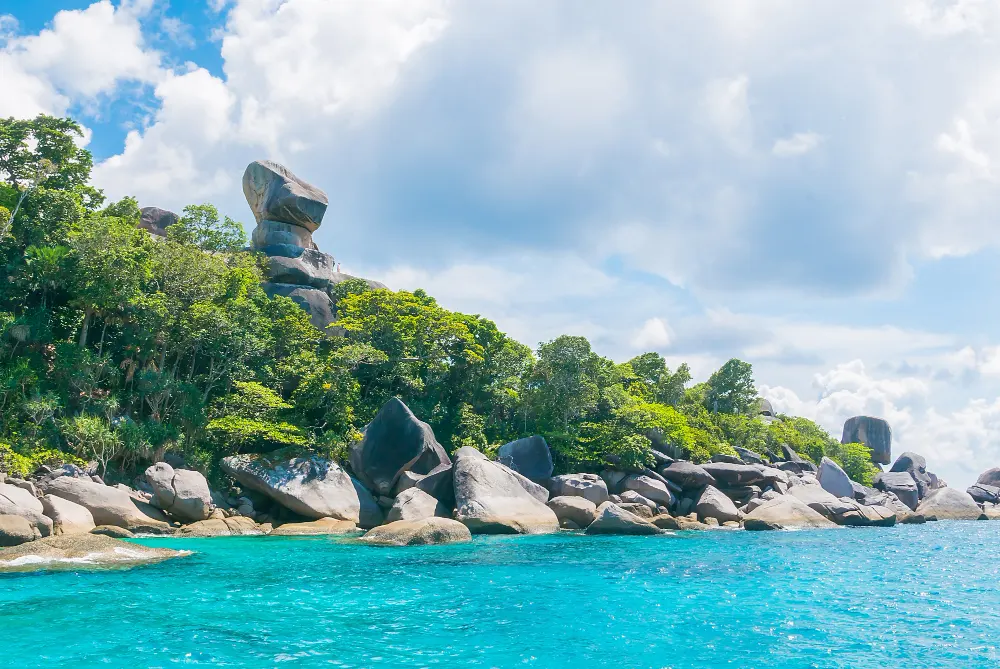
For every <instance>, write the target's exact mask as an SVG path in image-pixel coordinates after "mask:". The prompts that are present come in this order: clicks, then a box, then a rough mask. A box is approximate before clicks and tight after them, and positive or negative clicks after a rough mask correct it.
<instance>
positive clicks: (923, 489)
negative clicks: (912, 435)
mask: <svg viewBox="0 0 1000 669" xmlns="http://www.w3.org/2000/svg"><path fill="white" fill-rule="evenodd" d="M889 471H890V472H896V473H898V472H907V473H909V475H910V476H911V477H912V478H913V481H914V482H915V483H916V484H917V497H919V498H920V499H923V498H924V497H926V496H927V493H929V492H930V491H931V490H932V488H933V481H932V480H931V477H930V475H929V474H928V473H927V461H926V460H925V459H924V456H922V455H917V454H916V453H913V452H911V451H906V452H905V453H903V454H902V455H900V456H899V457H898V458H896V461H895V462H894V463H892V467H891V468H890V469H889Z"/></svg>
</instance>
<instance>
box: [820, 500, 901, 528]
mask: <svg viewBox="0 0 1000 669" xmlns="http://www.w3.org/2000/svg"><path fill="white" fill-rule="evenodd" d="M850 503H851V504H852V505H853V508H851V509H849V510H847V511H845V512H843V513H841V514H839V515H838V516H837V517H836V518H834V522H836V523H837V524H838V525H848V526H850V527H892V526H893V525H895V524H896V513H895V512H894V511H893V510H892V509H890V508H889V507H886V506H883V505H881V504H861V503H860V502H857V501H853V500H852V501H851V502H850Z"/></svg>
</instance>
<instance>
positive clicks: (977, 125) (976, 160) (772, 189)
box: [0, 0, 1000, 486]
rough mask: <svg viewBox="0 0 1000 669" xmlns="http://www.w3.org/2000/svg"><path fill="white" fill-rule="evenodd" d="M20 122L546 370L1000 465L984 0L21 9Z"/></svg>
mask: <svg viewBox="0 0 1000 669" xmlns="http://www.w3.org/2000/svg"><path fill="white" fill-rule="evenodd" d="M0 12H6V13H7V16H6V17H4V18H3V19H2V21H0V28H2V34H3V42H2V43H0V45H2V46H0V72H2V73H4V88H5V95H4V96H3V97H2V98H0V115H16V116H31V115H33V114H37V113H41V112H44V113H52V114H71V115H73V116H75V117H77V118H78V119H79V120H80V121H81V122H82V123H83V124H84V125H85V126H86V127H87V129H88V137H89V148H90V149H91V150H92V151H93V152H94V154H95V157H96V158H97V160H98V164H97V167H96V169H95V172H94V179H95V183H96V184H97V185H98V186H100V187H102V188H104V189H105V191H106V192H107V194H108V195H109V196H112V197H120V196H123V195H134V196H136V197H138V198H139V199H140V202H141V203H142V204H143V205H155V206H161V207H166V208H172V209H175V210H179V209H180V208H182V207H183V206H184V205H186V204H191V203H199V202H213V203H215V204H216V205H217V206H219V208H220V209H222V210H223V211H224V212H225V213H227V214H229V215H231V216H233V217H234V218H236V219H238V220H243V221H249V220H250V214H249V210H248V209H247V207H246V204H245V202H244V201H243V197H242V194H241V191H240V187H239V180H240V177H241V175H242V171H243V168H244V167H245V165H246V164H247V162H249V161H250V160H253V159H257V158H271V159H275V160H278V161H280V162H283V163H285V164H286V165H288V166H289V167H290V168H291V169H293V170H294V171H295V172H296V173H298V174H300V175H301V176H303V177H304V178H306V179H308V180H310V181H312V182H313V183H315V184H316V185H318V186H319V187H321V188H323V189H324V190H325V191H326V192H327V193H328V194H329V196H330V208H329V211H328V214H327V217H326V220H325V222H324V225H323V227H322V228H321V229H320V231H319V232H318V233H317V241H318V243H319V244H320V246H321V247H322V248H323V249H324V250H326V251H327V252H329V253H332V254H333V255H335V256H336V257H337V259H338V260H340V261H341V262H342V263H343V265H344V267H345V268H347V269H350V270H351V271H354V272H355V273H358V274H362V275H365V276H370V277H373V278H378V279H381V280H383V281H385V282H387V283H388V284H389V285H391V286H392V287H395V288H416V287H424V288H426V289H428V290H429V291H430V292H431V293H432V294H434V295H436V296H437V297H438V298H439V299H440V300H441V301H442V303H444V304H445V305H447V306H449V307H452V308H455V309H461V310H464V311H470V312H477V313H482V314H484V315H486V316H488V317H491V318H493V319H494V320H496V321H497V322H498V323H499V325H500V326H501V327H503V328H505V329H506V330H507V331H509V332H511V333H512V334H513V335H515V336H516V337H518V338H519V339H520V340H522V341H524V342H525V343H528V344H531V345H534V344H536V343H537V342H539V341H543V340H547V339H550V338H552V337H554V336H557V335H559V334H562V333H572V334H583V335H586V336H588V337H589V338H590V339H591V341H592V342H593V343H594V345H595V348H596V349H597V350H598V351H599V352H601V353H603V354H605V355H609V356H612V357H614V358H616V359H619V360H624V359H627V358H628V357H630V356H632V355H634V354H636V353H638V352H641V351H643V350H647V349H652V350H658V351H660V352H662V353H663V354H664V355H665V356H666V357H667V358H668V360H669V361H670V362H671V364H675V365H676V364H679V363H680V362H681V361H687V362H688V363H689V364H691V366H692V368H693V369H694V371H695V374H696V376H698V377H701V378H704V377H705V376H707V375H708V374H709V373H710V372H711V371H712V370H713V369H714V368H716V367H718V366H719V365H720V364H721V363H722V362H724V361H725V360H726V359H728V358H729V357H732V356H738V357H741V358H744V359H746V360H749V361H750V362H752V363H753V364H754V367H755V370H756V378H757V382H758V385H759V386H760V389H761V392H762V394H764V395H765V396H767V397H769V398H770V399H771V400H772V401H773V402H774V403H775V404H776V405H777V406H778V408H779V409H780V410H784V411H787V412H790V413H796V414H800V415H806V416H809V417H811V418H814V419H816V420H817V421H819V422H820V423H822V424H823V425H824V426H825V427H827V428H828V429H829V430H831V432H833V433H834V434H839V431H840V427H841V425H842V424H843V421H844V420H845V419H846V418H847V417H849V416H851V415H855V414H858V413H869V414H875V415H881V416H885V417H886V418H888V419H889V420H890V422H891V423H892V425H893V428H894V434H895V445H894V451H895V452H896V453H898V452H900V451H902V450H904V449H911V450H915V451H918V452H920V453H923V454H924V455H926V456H927V458H928V460H929V462H930V466H931V468H932V469H934V470H935V471H937V472H938V473H939V474H941V475H942V476H943V477H944V478H945V479H946V480H948V481H950V482H952V483H953V484H955V485H962V486H964V485H967V484H968V483H969V482H971V480H973V479H974V478H975V476H976V475H977V474H978V473H979V472H980V471H982V470H983V469H986V468H987V467H991V466H996V465H998V464H1000V347H998V344H1000V342H998V337H997V334H996V333H997V328H998V317H997V313H998V307H1000V304H998V302H1000V298H998V297H997V296H996V293H997V291H996V290H994V286H997V285H998V280H1000V276H998V274H1000V262H998V260H1000V256H998V244H1000V226H997V225H996V224H995V217H996V214H995V212H996V211H998V210H1000V207H998V205H1000V198H998V196H997V181H998V174H997V168H996V164H997V161H998V159H1000V124H998V123H997V121H998V119H1000V93H998V92H997V91H1000V85H998V84H1000V65H997V63H1000V58H998V56H1000V53H998V50H1000V45H998V44H997V43H996V41H995V40H994V39H993V37H992V36H993V35H996V34H997V29H998V28H1000V7H998V6H997V5H996V3H995V2H990V1H987V0H886V1H885V2H879V3H871V2H867V1H861V0H846V1H845V0H836V1H834V0H815V1H814V2H810V3H802V2H799V1H798V0H755V1H753V2H751V1H750V0H725V1H723V0H718V1H713V0H708V1H706V2H702V3H669V2H652V1H645V0H636V1H635V2H631V3H629V4H628V8H627V10H623V9H622V7H621V5H620V4H619V3H610V2H591V3H579V2H572V1H570V0H564V1H560V0H547V1H546V2H541V3H539V2H537V1H533V2H528V1H516V0H515V1H508V2H500V1H491V0H483V1H482V2H476V3H459V2H453V1H449V0H385V1H384V2H378V3H371V2H329V1H328V0H228V1H227V0H203V1H201V2H195V1H193V0H187V1H184V2H181V1H180V0H174V1H172V2H169V3H168V2H164V1H162V0H129V1H127V2H122V1H119V0H116V1H114V2H112V1H111V0H101V1H99V2H94V1H93V0H82V1H66V2H62V1H31V2H28V1H27V0H13V1H11V0H8V1H7V2H6V3H4V4H3V9H2V10H0Z"/></svg>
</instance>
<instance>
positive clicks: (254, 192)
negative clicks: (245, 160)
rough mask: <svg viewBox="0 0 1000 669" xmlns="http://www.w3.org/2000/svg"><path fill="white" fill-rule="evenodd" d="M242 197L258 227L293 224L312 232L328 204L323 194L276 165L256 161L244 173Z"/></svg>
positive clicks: (270, 162) (269, 162)
mask: <svg viewBox="0 0 1000 669" xmlns="http://www.w3.org/2000/svg"><path fill="white" fill-rule="evenodd" d="M243 194H244V195H245V196H246V198H247V203H248V204H249V205H250V209H251V210H252V211H253V215H254V218H255V219H256V220H257V223H258V224H260V223H261V221H279V222H282V223H292V224H294V225H298V226H299V227H302V228H305V229H306V230H309V231H310V232H315V231H316V229H317V228H319V226H320V224H321V223H322V222H323V216H324V215H325V214H326V207H327V205H328V203H329V201H328V200H327V197H326V194H325V193H324V192H323V191H321V190H320V189H318V188H316V187H315V186H312V185H311V184H308V183H306V182H305V181H303V180H302V179H300V178H298V177H297V176H295V175H294V174H292V172H291V171H290V170H289V169H288V168H286V167H284V166H283V165H279V164H278V163H275V162H272V161H270V160H255V161H254V162H252V163H250V164H249V165H248V166H247V169H246V171H245V172H244V173H243Z"/></svg>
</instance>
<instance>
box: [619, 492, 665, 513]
mask: <svg viewBox="0 0 1000 669" xmlns="http://www.w3.org/2000/svg"><path fill="white" fill-rule="evenodd" d="M619 497H620V498H621V502H616V503H617V504H619V505H626V504H638V505H641V506H644V507H646V508H647V509H649V510H650V512H652V513H655V512H656V507H657V504H656V502H654V501H653V500H651V499H649V498H648V497H644V496H642V495H640V494H639V493H637V492H636V491H634V490H626V491H625V492H623V493H622V494H621V495H619Z"/></svg>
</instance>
